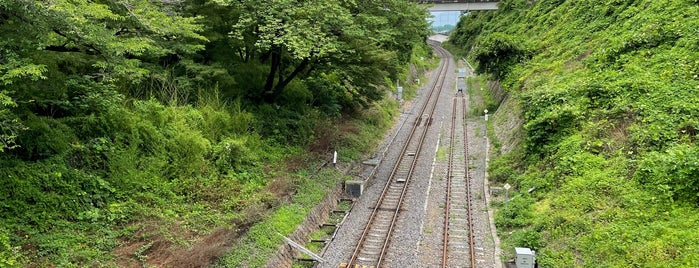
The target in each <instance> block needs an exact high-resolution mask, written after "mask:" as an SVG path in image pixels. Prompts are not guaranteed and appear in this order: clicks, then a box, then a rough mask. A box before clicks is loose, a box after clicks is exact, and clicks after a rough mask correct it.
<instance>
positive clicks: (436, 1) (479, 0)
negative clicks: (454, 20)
mask: <svg viewBox="0 0 699 268" xmlns="http://www.w3.org/2000/svg"><path fill="white" fill-rule="evenodd" d="M498 1H500V0H414V1H413V2H419V3H426V4H447V3H496V2H498Z"/></svg>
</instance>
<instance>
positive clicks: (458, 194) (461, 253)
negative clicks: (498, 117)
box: [441, 92, 476, 267]
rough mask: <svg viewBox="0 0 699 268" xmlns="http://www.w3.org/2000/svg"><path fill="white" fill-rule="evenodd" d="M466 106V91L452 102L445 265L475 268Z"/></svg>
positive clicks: (443, 262) (444, 235)
mask: <svg viewBox="0 0 699 268" xmlns="http://www.w3.org/2000/svg"><path fill="white" fill-rule="evenodd" d="M465 107H466V98H465V97H464V95H463V92H462V93H459V94H458V95H457V96H455V97H454V99H453V101H452V117H451V119H452V121H451V130H450V137H449V140H450V141H449V156H448V165H447V174H446V176H447V177H446V194H445V206H444V229H443V230H444V233H443V247H442V263H441V267H475V262H476V256H475V255H476V254H475V248H474V239H473V217H472V207H471V190H470V188H471V185H470V178H469V172H468V143H467V141H468V135H467V133H468V132H467V129H466V127H467V126H466V123H465V120H466V117H465V109H464V108H465Z"/></svg>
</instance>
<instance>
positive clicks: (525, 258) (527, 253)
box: [515, 248, 534, 268]
mask: <svg viewBox="0 0 699 268" xmlns="http://www.w3.org/2000/svg"><path fill="white" fill-rule="evenodd" d="M515 254H517V256H515V264H516V265H517V268H534V251H532V250H531V249H529V248H515Z"/></svg>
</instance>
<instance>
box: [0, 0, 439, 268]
mask: <svg viewBox="0 0 699 268" xmlns="http://www.w3.org/2000/svg"><path fill="white" fill-rule="evenodd" d="M426 16H427V13H426V12H424V10H423V9H422V8H420V7H418V6H417V5H415V4H409V3H406V1H398V0H389V1H365V0H343V1H336V0H313V1H296V0H269V1H257V0H254V1H253V0H242V1H227V0H191V1H190V0H188V1H184V0H182V1H180V0H174V1H144V0H124V1H101V0H97V1H73V0H55V1H33V0H3V1H0V184H2V185H3V187H2V188H0V267H23V266H28V267H146V266H159V267H174V266H180V267H200V266H205V265H208V264H211V263H213V262H214V261H215V260H216V259H217V258H219V257H220V256H222V255H225V254H226V252H229V251H230V248H231V247H236V245H235V244H234V243H235V242H236V241H240V240H244V239H243V237H246V234H250V236H251V237H252V238H250V239H248V240H254V241H259V243H257V244H252V246H254V247H258V246H259V247H263V248H264V250H262V251H261V252H262V253H256V254H255V257H256V259H255V258H251V257H252V256H251V255H250V253H244V254H243V256H245V257H246V258H244V259H245V261H249V262H250V263H253V264H251V265H253V266H259V265H260V263H263V262H264V260H266V256H265V255H264V254H267V253H269V252H270V251H272V250H274V249H276V247H277V244H276V243H277V242H278V241H279V236H278V235H276V233H275V232H267V231H268V230H266V229H263V228H262V227H255V226H257V224H258V223H260V224H263V225H264V226H272V227H274V231H276V232H279V233H281V234H284V235H286V234H288V233H290V232H291V231H292V230H293V228H295V226H296V224H298V223H299V222H300V221H301V220H302V219H303V217H304V216H305V213H307V212H308V211H309V208H310V207H312V206H313V205H314V202H317V201H318V200H319V199H320V198H322V196H323V195H324V194H325V191H327V190H328V189H330V188H331V187H334V186H335V184H336V183H338V181H340V180H341V175H340V174H337V173H336V172H329V173H328V172H323V173H321V174H311V173H312V170H314V168H316V167H317V166H318V164H319V163H320V160H322V159H324V158H327V157H328V156H329V155H330V154H331V152H332V151H331V150H333V149H336V150H338V151H339V152H340V161H349V160H352V159H359V158H360V157H361V156H362V155H363V154H366V153H367V152H368V151H369V149H370V148H371V146H372V145H374V144H376V142H377V139H380V138H381V136H382V133H383V132H385V131H386V130H387V129H388V127H390V125H391V122H392V118H394V117H395V116H396V114H397V111H399V109H398V104H397V102H396V101H392V99H391V98H389V97H388V96H390V94H391V89H392V88H393V82H391V81H397V80H400V82H401V85H403V86H405V87H406V93H407V95H410V94H414V92H413V93H411V92H410V90H411V83H412V81H413V80H414V78H416V74H418V73H420V70H421V69H424V68H425V67H426V64H427V63H426V62H422V61H421V59H423V58H424V59H428V58H429V56H430V52H429V49H428V47H427V45H426V44H425V43H424V40H425V38H426V36H427V34H428V30H427V22H426V20H425V18H426ZM312 176H313V177H312ZM311 178H312V179H311ZM249 230H250V231H249ZM260 230H263V231H262V232H261V231H260ZM248 240H245V241H248ZM246 246H249V245H246ZM238 248H240V247H238ZM231 254H232V255H235V254H237V253H231ZM221 263H222V264H223V265H225V266H228V267H232V266H240V265H242V266H246V264H238V263H236V257H235V256H233V257H228V258H226V260H225V261H221Z"/></svg>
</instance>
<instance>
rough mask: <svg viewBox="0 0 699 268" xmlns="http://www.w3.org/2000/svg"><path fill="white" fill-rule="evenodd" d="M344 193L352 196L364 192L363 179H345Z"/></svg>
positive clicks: (360, 194)
mask: <svg viewBox="0 0 699 268" xmlns="http://www.w3.org/2000/svg"><path fill="white" fill-rule="evenodd" d="M345 193H347V194H348V195H350V196H352V197H360V196H362V193H364V182H363V181H345Z"/></svg>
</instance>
